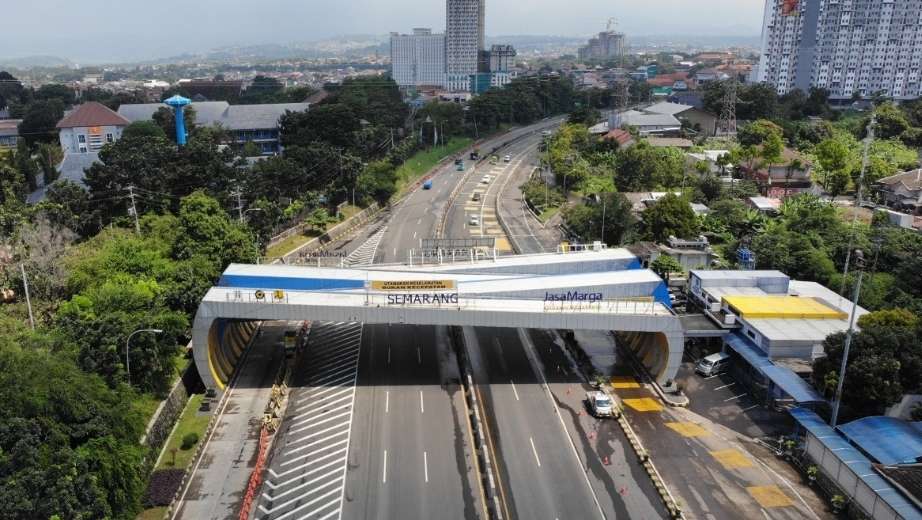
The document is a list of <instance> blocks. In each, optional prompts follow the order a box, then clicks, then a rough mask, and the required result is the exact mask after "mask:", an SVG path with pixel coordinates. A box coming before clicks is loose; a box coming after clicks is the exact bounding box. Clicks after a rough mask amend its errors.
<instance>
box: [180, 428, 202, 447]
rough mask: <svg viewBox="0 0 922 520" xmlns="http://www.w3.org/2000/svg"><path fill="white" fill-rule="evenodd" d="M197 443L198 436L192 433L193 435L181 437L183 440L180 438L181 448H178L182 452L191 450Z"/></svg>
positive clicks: (188, 434)
mask: <svg viewBox="0 0 922 520" xmlns="http://www.w3.org/2000/svg"><path fill="white" fill-rule="evenodd" d="M197 442H198V434H197V433H194V432H193V433H187V434H186V435H185V436H183V438H182V446H180V448H182V449H184V450H189V449H192V447H193V446H195V443H197Z"/></svg>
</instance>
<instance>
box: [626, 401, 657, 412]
mask: <svg viewBox="0 0 922 520" xmlns="http://www.w3.org/2000/svg"><path fill="white" fill-rule="evenodd" d="M622 402H623V403H624V404H626V405H628V406H630V407H631V408H632V409H633V410H635V411H637V412H659V411H662V409H663V407H662V406H660V404H659V403H657V402H656V400H655V399H652V398H650V397H640V398H637V399H624V400H623V401H622Z"/></svg>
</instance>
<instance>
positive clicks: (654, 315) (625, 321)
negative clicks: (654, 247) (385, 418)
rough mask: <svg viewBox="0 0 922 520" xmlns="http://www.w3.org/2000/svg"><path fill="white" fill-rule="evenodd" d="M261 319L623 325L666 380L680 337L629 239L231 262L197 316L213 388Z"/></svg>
mask: <svg viewBox="0 0 922 520" xmlns="http://www.w3.org/2000/svg"><path fill="white" fill-rule="evenodd" d="M263 320H289V321H300V320H314V321H337V322H362V323H395V324H397V323H400V324H417V325H454V326H480V327H515V328H539V329H575V330H584V329H589V330H611V331H618V332H628V333H632V334H627V335H623V336H622V337H623V338H626V339H624V341H627V342H628V343H629V344H628V346H629V347H630V348H632V349H633V350H634V351H635V353H636V354H637V356H638V358H639V359H640V360H641V361H642V362H643V363H644V364H645V365H646V366H647V368H648V369H649V370H650V372H651V373H652V374H653V375H654V377H656V378H657V379H658V380H659V381H660V382H664V381H666V380H668V379H672V378H674V377H675V374H676V372H677V370H678V366H679V363H680V362H681V357H682V348H683V341H684V337H683V332H682V326H681V323H680V322H679V320H678V318H677V316H676V315H675V314H674V313H673V312H672V309H671V305H670V300H669V293H668V290H667V287H666V284H665V283H664V282H663V281H662V279H660V278H659V277H658V276H657V275H656V274H654V273H653V272H652V271H650V270H648V269H643V268H642V267H641V266H640V262H639V261H638V260H637V258H636V257H634V256H633V255H632V254H630V253H629V252H627V251H626V250H623V249H603V250H599V251H581V252H569V253H550V254H541V255H521V256H511V257H501V258H499V259H495V260H486V261H478V262H473V263H457V264H449V265H445V264H443V265H437V266H425V265H424V266H406V265H400V266H395V265H389V266H380V267H379V266H375V267H374V268H367V269H334V268H320V267H301V266H285V265H242V264H234V265H231V266H229V267H228V268H227V270H226V271H225V272H224V273H223V275H222V276H221V279H220V281H219V282H218V285H217V286H215V287H213V288H212V289H210V290H209V291H208V293H207V294H206V295H205V297H204V299H203V300H202V302H201V304H200V306H199V310H198V313H197V314H196V317H195V323H194V330H193V348H194V358H195V363H196V365H197V367H198V369H199V373H200V374H201V375H202V379H203V380H204V382H205V385H206V387H208V388H214V389H215V390H223V389H224V387H225V385H226V383H227V381H228V380H229V379H230V377H231V376H232V375H233V372H234V370H235V368H236V364H237V361H238V360H239V359H240V356H241V355H242V353H243V351H244V350H245V349H246V348H247V345H248V344H249V340H250V337H251V335H252V334H253V331H254V330H255V327H254V325H253V324H254V323H257V322H259V321H263Z"/></svg>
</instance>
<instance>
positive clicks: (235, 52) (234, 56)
mask: <svg viewBox="0 0 922 520" xmlns="http://www.w3.org/2000/svg"><path fill="white" fill-rule="evenodd" d="M588 38H589V36H583V37H575V36H547V35H505V36H502V35H497V36H488V37H487V45H492V44H499V43H506V44H511V45H513V46H514V47H515V48H516V49H517V50H518V51H519V53H520V54H525V53H534V52H543V51H548V50H556V49H561V48H567V47H570V48H575V47H577V46H579V45H584V44H585V43H586V40H587V39H588ZM628 44H629V45H630V46H632V47H635V48H636V47H644V48H648V47H652V48H656V47H659V48H664V47H668V48H673V49H676V50H681V49H682V48H694V49H707V48H714V49H719V48H727V47H758V46H759V44H760V38H759V37H758V36H756V35H753V36H714V35H706V36H696V35H676V36H634V35H631V34H628ZM389 52H390V49H389V35H382V34H377V35H376V34H357V35H346V36H339V37H336V38H327V39H323V40H315V41H305V42H294V43H289V44H255V45H238V46H228V47H219V48H215V49H211V50H209V51H206V52H201V53H184V54H181V55H177V56H170V57H166V58H156V59H151V60H144V61H140V62H132V63H123V64H121V65H136V64H139V65H155V64H183V63H201V62H223V63H253V62H261V61H274V60H287V59H324V58H340V59H349V58H358V57H363V56H369V55H373V54H376V53H377V54H378V55H381V56H385V55H387V54H388V53H389ZM0 67H6V68H13V69H20V70H22V69H30V68H58V67H66V68H73V67H75V64H74V62H73V61H71V60H69V59H66V58H60V57H57V56H28V57H22V58H15V59H4V58H0Z"/></svg>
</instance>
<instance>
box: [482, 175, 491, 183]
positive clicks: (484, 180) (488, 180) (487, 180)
mask: <svg viewBox="0 0 922 520" xmlns="http://www.w3.org/2000/svg"><path fill="white" fill-rule="evenodd" d="M492 180H493V177H490V176H489V175H484V176H483V178H482V179H480V184H490V181H492Z"/></svg>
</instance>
